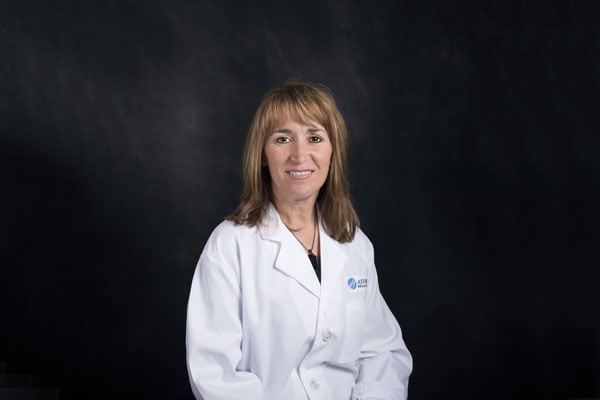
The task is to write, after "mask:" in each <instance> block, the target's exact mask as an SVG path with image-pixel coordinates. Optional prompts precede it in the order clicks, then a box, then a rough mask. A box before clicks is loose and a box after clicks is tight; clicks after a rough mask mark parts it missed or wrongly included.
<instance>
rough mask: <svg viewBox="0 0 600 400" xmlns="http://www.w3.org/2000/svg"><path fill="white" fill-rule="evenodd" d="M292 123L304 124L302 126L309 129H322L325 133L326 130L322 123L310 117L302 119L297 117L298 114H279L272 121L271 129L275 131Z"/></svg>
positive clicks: (292, 124)
mask: <svg viewBox="0 0 600 400" xmlns="http://www.w3.org/2000/svg"><path fill="white" fill-rule="evenodd" d="M294 125H304V126H307V127H308V128H309V129H311V130H313V129H314V130H322V131H324V132H325V133H326V132H327V130H326V129H325V127H324V126H323V124H321V123H320V122H318V121H315V120H313V119H310V118H309V119H306V118H304V119H303V118H299V117H298V116H290V115H280V116H279V117H277V118H276V119H275V120H274V121H273V124H272V129H271V131H276V130H278V129H284V128H291V127H293V126H294Z"/></svg>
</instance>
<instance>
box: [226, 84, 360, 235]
mask: <svg viewBox="0 0 600 400" xmlns="http://www.w3.org/2000/svg"><path fill="white" fill-rule="evenodd" d="M282 115H286V116H290V117H292V118H297V119H299V120H300V121H301V122H307V121H315V122H318V123H319V124H321V125H323V127H324V128H325V129H326V130H327V134H328V136H329V140H330V141H331V147H332V155H331V163H330V166H329V173H328V175H327V179H326V180H325V183H324V184H323V186H322V187H321V189H320V191H319V195H318V197H317V207H318V210H319V215H320V217H321V221H322V223H323V226H324V228H325V230H326V232H327V233H328V234H329V236H331V237H332V238H334V239H335V240H337V241H338V242H340V243H345V242H350V241H352V239H353V238H354V234H355V233H356V229H357V228H358V227H359V220H358V216H357V214H356V211H354V207H353V206H352V202H351V201H350V189H349V185H348V166H347V160H348V134H347V130H346V123H345V122H344V119H343V118H342V115H341V114H340V112H339V110H338V108H337V106H336V104H335V100H334V99H333V96H332V95H331V93H330V92H329V91H328V90H327V89H326V88H325V87H322V86H317V85H314V84H309V83H303V82H288V83H286V84H284V85H283V86H280V87H278V88H275V89H273V90H271V91H269V92H268V93H267V94H266V95H265V97H264V98H263V100H262V102H261V103H260V105H259V106H258V109H257V110H256V114H255V115H254V118H253V120H252V123H251V125H250V129H249V131H248V136H247V137H246V146H245V148H244V164H243V180H244V188H243V190H242V196H241V200H240V204H239V205H238V207H237V209H236V210H235V211H234V212H233V213H232V214H231V215H229V216H227V217H226V218H225V219H227V220H229V221H234V222H235V223H236V224H247V225H250V226H256V225H258V224H259V223H260V222H261V221H262V219H263V217H264V214H265V212H266V210H267V208H268V206H269V203H270V202H271V201H272V197H271V176H270V174H269V170H268V168H267V166H266V164H267V163H266V158H265V156H264V151H263V150H264V147H265V141H266V140H267V138H268V137H269V136H270V135H271V133H272V131H273V129H274V127H275V124H276V123H277V120H278V119H279V118H280V117H281V116H282Z"/></svg>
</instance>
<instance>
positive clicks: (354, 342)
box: [339, 299, 366, 363]
mask: <svg viewBox="0 0 600 400" xmlns="http://www.w3.org/2000/svg"><path fill="white" fill-rule="evenodd" d="M365 319H366V311H365V302H364V300H362V299H361V300H351V301H349V302H347V303H346V326H345V331H344V342H343V344H342V349H341V352H340V358H339V362H340V363H346V362H353V361H356V360H358V359H359V358H360V353H361V350H362V339H363V330H364V326H365Z"/></svg>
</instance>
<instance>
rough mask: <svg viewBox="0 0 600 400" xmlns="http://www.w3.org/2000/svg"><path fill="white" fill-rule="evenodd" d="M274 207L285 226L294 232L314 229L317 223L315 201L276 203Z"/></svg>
mask: <svg viewBox="0 0 600 400" xmlns="http://www.w3.org/2000/svg"><path fill="white" fill-rule="evenodd" d="M273 205H274V206H275V209H276V210H277V212H278V213H279V216H280V217H281V220H282V221H283V223H284V224H285V226H287V227H288V229H290V230H291V231H292V232H298V231H301V230H304V229H307V228H310V229H312V228H313V227H314V224H315V221H316V215H315V202H314V201H307V202H294V203H285V202H278V201H274V202H273Z"/></svg>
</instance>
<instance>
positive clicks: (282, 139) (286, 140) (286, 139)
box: [275, 136, 290, 143]
mask: <svg viewBox="0 0 600 400" xmlns="http://www.w3.org/2000/svg"><path fill="white" fill-rule="evenodd" d="M275 142H276V143H289V142H290V138H289V137H287V136H280V137H278V138H277V139H275Z"/></svg>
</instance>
